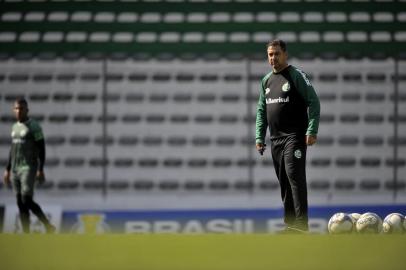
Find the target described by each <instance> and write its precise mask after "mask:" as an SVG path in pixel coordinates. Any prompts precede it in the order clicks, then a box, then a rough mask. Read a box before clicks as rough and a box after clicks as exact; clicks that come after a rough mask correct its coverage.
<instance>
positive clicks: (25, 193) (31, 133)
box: [3, 98, 55, 233]
mask: <svg viewBox="0 0 406 270" xmlns="http://www.w3.org/2000/svg"><path fill="white" fill-rule="evenodd" d="M13 109H14V114H15V116H16V119H17V122H16V123H15V124H14V125H13V127H12V131H11V139H12V144H11V150H10V155H9V159H8V164H7V168H6V170H5V172H4V176H3V181H4V183H5V184H6V185H10V184H12V185H13V189H14V192H15V193H16V198H17V206H18V209H19V212H20V220H21V225H22V228H23V231H24V233H29V232H30V211H32V212H33V213H34V214H35V215H36V216H37V217H38V219H39V220H40V221H41V222H42V223H43V224H44V226H45V230H46V232H47V233H53V232H55V226H53V225H52V224H51V223H50V222H49V220H48V218H47V217H46V216H45V214H44V212H43V211H42V209H41V207H40V206H39V205H38V204H37V203H36V202H34V201H33V195H34V185H35V181H38V182H40V183H42V182H44V181H45V175H44V163H45V141H44V135H43V133H42V130H41V127H40V126H39V124H38V123H37V122H36V121H34V120H32V119H30V118H28V104H27V101H26V100H25V99H24V98H19V99H17V100H16V101H15V102H14V108H13Z"/></svg>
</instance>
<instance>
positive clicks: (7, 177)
mask: <svg viewBox="0 0 406 270" xmlns="http://www.w3.org/2000/svg"><path fill="white" fill-rule="evenodd" d="M3 182H4V184H5V185H6V186H7V187H8V186H10V185H11V181H10V171H8V170H5V171H4V174H3Z"/></svg>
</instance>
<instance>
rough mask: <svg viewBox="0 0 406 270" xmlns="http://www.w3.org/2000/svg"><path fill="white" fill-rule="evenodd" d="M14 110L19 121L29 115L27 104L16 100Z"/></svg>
mask: <svg viewBox="0 0 406 270" xmlns="http://www.w3.org/2000/svg"><path fill="white" fill-rule="evenodd" d="M13 110H14V114H15V116H16V119H17V121H19V122H22V121H25V120H26V119H27V115H28V107H27V105H25V104H21V103H18V102H15V103H14V109H13Z"/></svg>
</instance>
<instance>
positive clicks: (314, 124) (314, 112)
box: [290, 66, 320, 135]
mask: <svg viewBox="0 0 406 270" xmlns="http://www.w3.org/2000/svg"><path fill="white" fill-rule="evenodd" d="M292 67H293V66H292ZM290 74H291V76H292V80H293V81H294V83H295V86H296V88H297V90H298V91H299V93H300V94H301V95H302V97H303V98H304V100H305V102H306V104H307V106H308V108H309V124H308V126H307V131H306V135H317V132H318V130H319V120H320V101H319V97H318V96H317V94H316V91H315V90H314V88H313V86H312V84H311V82H310V80H309V79H308V78H307V75H306V73H304V72H303V71H302V70H300V69H298V68H296V67H293V68H291V69H290Z"/></svg>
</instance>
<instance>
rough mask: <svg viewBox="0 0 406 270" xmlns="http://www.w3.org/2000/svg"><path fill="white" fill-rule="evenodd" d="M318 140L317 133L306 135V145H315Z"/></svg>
mask: <svg viewBox="0 0 406 270" xmlns="http://www.w3.org/2000/svg"><path fill="white" fill-rule="evenodd" d="M316 141H317V136H316V135H306V145H309V146H311V145H313V144H315V143H316Z"/></svg>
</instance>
